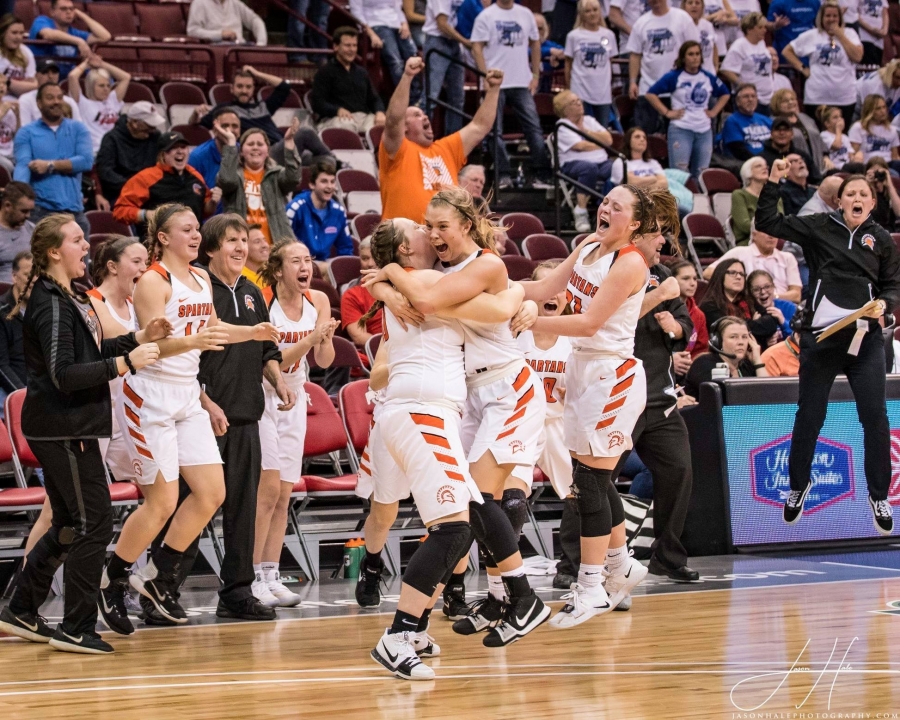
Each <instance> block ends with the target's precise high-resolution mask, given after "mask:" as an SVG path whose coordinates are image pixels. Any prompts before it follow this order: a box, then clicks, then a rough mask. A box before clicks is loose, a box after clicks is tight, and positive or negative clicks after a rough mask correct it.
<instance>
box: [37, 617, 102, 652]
mask: <svg viewBox="0 0 900 720" xmlns="http://www.w3.org/2000/svg"><path fill="white" fill-rule="evenodd" d="M50 647H52V648H54V649H56V650H62V651H63V652H70V653H83V654H85V655H109V654H110V653H113V652H115V650H114V649H113V646H112V645H110V644H109V643H108V642H106V641H105V640H104V639H103V638H102V637H100V636H99V635H98V634H97V633H95V632H82V633H78V634H69V633H67V632H66V631H65V630H63V629H62V624H60V625H57V627H56V632H55V633H53V637H52V638H50Z"/></svg>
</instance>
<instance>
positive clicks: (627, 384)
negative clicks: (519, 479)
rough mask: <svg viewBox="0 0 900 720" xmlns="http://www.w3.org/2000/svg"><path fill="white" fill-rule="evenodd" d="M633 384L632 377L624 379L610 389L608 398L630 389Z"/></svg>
mask: <svg viewBox="0 0 900 720" xmlns="http://www.w3.org/2000/svg"><path fill="white" fill-rule="evenodd" d="M633 382H634V375H629V376H628V377H627V378H625V379H624V380H623V381H622V382H620V383H619V384H618V385H616V386H615V387H614V388H613V389H612V392H611V393H610V394H609V395H610V397H614V396H616V395H618V394H619V393H620V392H623V391H625V390H627V389H628V388H630V387H631V385H632V383H633Z"/></svg>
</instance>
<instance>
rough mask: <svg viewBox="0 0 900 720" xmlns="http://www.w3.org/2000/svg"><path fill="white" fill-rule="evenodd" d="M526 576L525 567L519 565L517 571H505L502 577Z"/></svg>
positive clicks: (501, 574)
mask: <svg viewBox="0 0 900 720" xmlns="http://www.w3.org/2000/svg"><path fill="white" fill-rule="evenodd" d="M524 574H525V566H524V565H519V567H517V568H516V569H515V570H504V571H503V572H501V573H500V577H522V576H523V575H524Z"/></svg>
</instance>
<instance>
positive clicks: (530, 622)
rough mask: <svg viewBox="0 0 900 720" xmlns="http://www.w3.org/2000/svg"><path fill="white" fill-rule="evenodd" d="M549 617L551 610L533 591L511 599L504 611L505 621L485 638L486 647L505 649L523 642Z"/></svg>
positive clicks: (492, 629)
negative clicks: (517, 641) (517, 642)
mask: <svg viewBox="0 0 900 720" xmlns="http://www.w3.org/2000/svg"><path fill="white" fill-rule="evenodd" d="M549 617H550V608H549V607H547V606H546V605H544V601H543V600H541V599H540V598H539V597H538V596H537V595H535V594H534V591H533V590H532V591H531V592H530V593H529V594H528V595H522V596H521V597H517V598H510V599H509V602H508V603H507V605H506V607H505V608H504V609H503V619H502V620H501V621H500V623H498V624H497V626H496V627H493V628H491V630H490V632H488V634H487V636H485V638H484V646H485V647H503V646H504V645H509V644H510V643H514V642H515V641H516V640H521V639H522V638H523V637H525V636H526V635H527V634H528V633H530V632H531V631H532V630H534V629H535V628H536V627H537V626H538V625H540V624H541V623H543V622H546V621H547V618H549Z"/></svg>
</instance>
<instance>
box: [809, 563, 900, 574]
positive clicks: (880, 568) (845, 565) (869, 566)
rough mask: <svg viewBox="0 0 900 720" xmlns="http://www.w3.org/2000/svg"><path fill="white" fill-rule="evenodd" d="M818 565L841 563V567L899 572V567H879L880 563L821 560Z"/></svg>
mask: <svg viewBox="0 0 900 720" xmlns="http://www.w3.org/2000/svg"><path fill="white" fill-rule="evenodd" d="M819 564H820V565H842V566H843V567H855V568H865V569H866V570H886V571H887V572H895V573H900V569H897V568H887V567H881V566H880V565H857V564H856V563H842V562H831V561H829V560H823V561H822V562H821V563H819Z"/></svg>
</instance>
